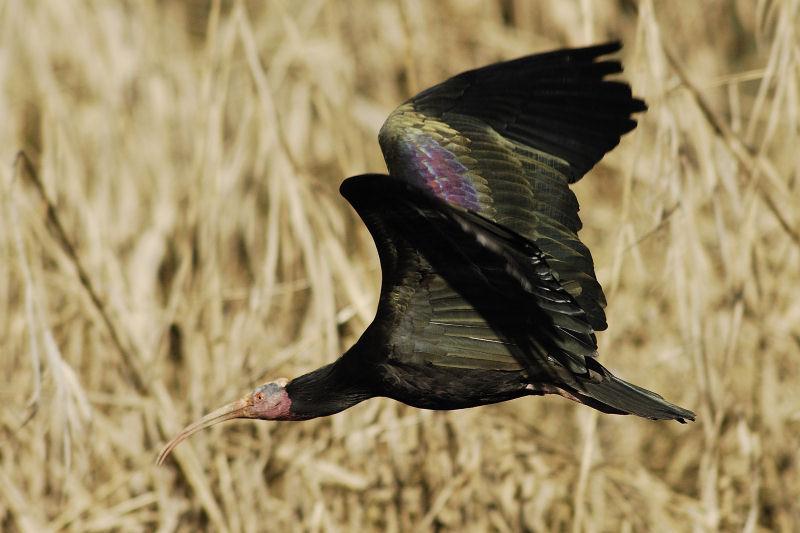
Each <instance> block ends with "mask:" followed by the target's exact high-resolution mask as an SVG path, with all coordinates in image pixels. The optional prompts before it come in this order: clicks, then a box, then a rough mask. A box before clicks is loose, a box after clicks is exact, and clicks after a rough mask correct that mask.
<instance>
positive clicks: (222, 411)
mask: <svg viewBox="0 0 800 533" xmlns="http://www.w3.org/2000/svg"><path fill="white" fill-rule="evenodd" d="M247 407H249V405H248V404H247V403H246V402H245V401H244V400H237V401H235V402H231V403H229V404H228V405H224V406H222V407H220V408H219V409H217V410H216V411H212V412H210V413H208V414H207V415H206V416H204V417H203V418H201V419H200V420H198V421H197V422H194V423H192V424H189V425H188V426H186V427H185V428H184V429H183V431H181V432H180V433H178V434H177V435H176V436H175V438H173V439H172V440H171V441H169V442H168V443H167V445H166V446H164V449H163V450H161V453H160V454H158V459H157V460H156V464H157V465H161V464H164V460H165V459H166V458H167V456H168V455H169V454H170V453H171V452H172V450H174V449H175V446H177V445H178V444H180V443H181V442H183V441H185V440H186V439H188V438H189V437H191V436H192V435H194V434H195V433H197V432H198V431H200V430H201V429H205V428H207V427H209V426H213V425H214V424H219V423H220V422H225V421H226V420H232V419H234V418H242V417H245V416H246V409H247Z"/></svg>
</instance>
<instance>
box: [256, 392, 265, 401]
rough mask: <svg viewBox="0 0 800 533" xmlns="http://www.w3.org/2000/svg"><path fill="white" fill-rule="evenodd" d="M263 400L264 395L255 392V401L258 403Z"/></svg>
mask: <svg viewBox="0 0 800 533" xmlns="http://www.w3.org/2000/svg"><path fill="white" fill-rule="evenodd" d="M263 399H264V393H263V392H257V393H256V401H259V402H260V401H261V400H263Z"/></svg>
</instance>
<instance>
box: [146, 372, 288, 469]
mask: <svg viewBox="0 0 800 533" xmlns="http://www.w3.org/2000/svg"><path fill="white" fill-rule="evenodd" d="M287 383H288V380H287V379H286V378H280V379H276V380H275V381H271V382H269V383H265V384H264V385H261V386H260V387H257V388H256V389H255V390H253V391H252V392H251V393H249V394H247V395H245V396H244V397H243V398H241V399H239V400H236V401H235V402H231V403H229V404H227V405H223V406H222V407H220V408H219V409H217V410H215V411H212V412H210V413H208V414H207V415H206V416H204V417H203V418H201V419H200V420H198V421H197V422H194V423H193V424H190V425H188V426H186V427H185V428H184V429H183V431H181V432H180V433H178V434H177V435H176V436H175V438H173V439H172V440H171V441H169V442H168V443H167V445H166V446H165V447H164V449H163V450H162V451H161V454H159V456H158V461H157V463H158V464H162V463H163V462H164V460H165V459H166V458H167V456H168V455H169V454H170V452H172V450H173V449H174V448H175V447H176V446H177V445H178V444H180V443H181V442H183V441H184V440H186V439H188V438H189V437H191V436H192V435H193V434H195V433H197V432H198V431H200V430H201V429H205V428H207V427H209V426H213V425H214V424H218V423H220V422H224V421H226V420H232V419H234V418H259V419H261V420H288V419H290V418H291V414H290V411H289V408H290V407H291V405H292V400H291V399H290V398H289V394H288V393H287V392H286V384H287Z"/></svg>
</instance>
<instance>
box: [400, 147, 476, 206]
mask: <svg viewBox="0 0 800 533" xmlns="http://www.w3.org/2000/svg"><path fill="white" fill-rule="evenodd" d="M399 144H400V146H398V148H399V152H400V158H399V159H400V161H402V162H403V166H405V167H406V171H407V176H408V177H409V178H411V179H413V180H414V181H415V182H416V184H417V185H419V186H421V187H425V188H427V189H429V190H430V191H431V192H433V194H435V195H436V196H438V197H439V198H442V199H443V200H445V201H446V202H448V203H450V204H453V205H457V206H459V207H462V208H465V209H472V210H474V211H478V210H479V209H480V204H479V203H478V193H477V191H476V190H475V186H474V184H473V183H472V181H471V180H470V179H469V177H468V176H467V175H466V174H467V172H468V169H467V167H465V166H464V165H462V164H461V163H460V162H459V161H458V159H457V158H456V156H455V155H454V154H453V153H452V152H450V151H449V150H448V149H447V148H444V147H443V146H442V145H440V144H439V143H438V142H437V141H436V140H434V139H433V138H431V137H429V136H428V135H425V134H417V135H414V136H413V137H412V138H411V139H409V138H408V137H406V138H405V139H403V140H402V141H401V142H400V143H399Z"/></svg>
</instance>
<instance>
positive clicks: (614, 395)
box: [570, 360, 694, 423]
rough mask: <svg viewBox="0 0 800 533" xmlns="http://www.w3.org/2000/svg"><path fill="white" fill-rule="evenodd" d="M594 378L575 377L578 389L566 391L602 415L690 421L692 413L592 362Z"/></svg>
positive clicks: (594, 361)
mask: <svg viewBox="0 0 800 533" xmlns="http://www.w3.org/2000/svg"><path fill="white" fill-rule="evenodd" d="M592 363H594V364H592V367H594V368H592V372H590V374H591V375H592V376H594V379H589V378H587V379H585V380H584V379H582V378H579V384H580V385H579V386H580V388H579V389H578V390H575V391H570V392H571V393H572V394H573V395H574V396H576V397H577V399H578V400H579V401H580V402H581V403H585V404H587V405H589V406H591V407H594V408H595V409H598V410H600V411H603V412H606V413H616V414H632V415H637V416H641V417H644V418H650V419H652V420H677V421H678V422H681V423H685V422H686V421H687V420H692V421H694V413H693V412H691V411H689V410H688V409H684V408H683V407H679V406H677V405H675V404H672V403H670V402H668V401H667V400H665V399H664V398H662V397H661V396H660V395H658V394H656V393H655V392H651V391H649V390H647V389H643V388H641V387H638V386H636V385H634V384H633V383H628V382H627V381H625V380H622V379H619V378H618V377H616V376H614V375H613V374H612V373H611V372H609V371H608V370H607V369H606V368H605V367H603V366H602V365H600V364H599V363H597V361H596V360H592Z"/></svg>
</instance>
